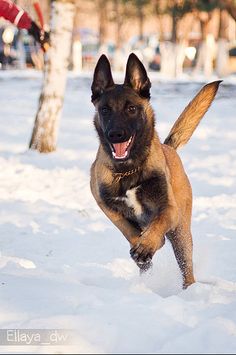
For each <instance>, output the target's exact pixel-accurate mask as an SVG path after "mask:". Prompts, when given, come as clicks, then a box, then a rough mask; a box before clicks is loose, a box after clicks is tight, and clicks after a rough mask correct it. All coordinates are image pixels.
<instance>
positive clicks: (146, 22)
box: [0, 0, 236, 78]
mask: <svg viewBox="0 0 236 355" xmlns="http://www.w3.org/2000/svg"><path fill="white" fill-rule="evenodd" d="M15 3H17V4H18V5H20V6H22V7H23V8H24V9H25V10H26V11H27V12H28V13H29V14H30V15H31V17H32V18H34V19H35V21H37V17H36V14H35V12H34V9H33V6H32V1H31V0H19V1H15ZM40 5H41V8H42V12H43V15H44V22H45V28H46V29H50V11H51V10H50V9H51V3H50V1H49V0H41V1H40ZM75 6H76V7H75V9H76V10H75V16H74V29H73V41H72V45H71V55H70V64H69V69H70V70H73V71H74V72H75V73H81V72H83V71H84V72H86V71H91V70H93V68H94V65H95V63H96V60H97V59H98V56H99V55H100V54H101V53H105V54H106V55H107V56H108V57H109V59H110V61H111V63H112V66H113V69H114V70H116V71H123V70H124V66H125V64H126V60H127V57H128V55H129V53H130V52H131V51H132V52H135V53H136V54H137V55H138V56H139V58H140V59H141V60H142V61H143V63H144V65H145V66H146V67H147V68H149V70H150V71H153V72H158V73H160V75H161V76H164V77H173V78H175V77H181V76H183V75H191V76H196V75H201V74H202V75H204V76H205V77H210V76H212V75H213V74H216V75H217V76H219V77H224V76H228V75H232V74H234V73H236V22H235V19H236V1H234V0H221V1H219V0H176V1H173V0H76V1H75ZM61 45H62V46H63V44H61ZM43 65H44V59H43V53H42V51H41V50H40V46H39V45H38V44H37V43H36V42H35V41H34V39H33V37H32V36H30V35H29V34H28V33H27V31H26V30H18V29H17V28H16V27H15V26H13V25H11V24H10V23H9V22H8V21H6V20H4V19H2V18H1V19H0V67H1V69H4V70H10V69H26V68H36V69H39V70H41V69H42V68H43Z"/></svg>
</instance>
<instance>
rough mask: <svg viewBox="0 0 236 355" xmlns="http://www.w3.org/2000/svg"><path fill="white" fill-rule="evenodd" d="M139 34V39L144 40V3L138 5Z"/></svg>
mask: <svg viewBox="0 0 236 355" xmlns="http://www.w3.org/2000/svg"><path fill="white" fill-rule="evenodd" d="M137 6H138V34H139V39H140V40H143V24H144V13H143V6H142V3H141V2H139V3H138V5H137Z"/></svg>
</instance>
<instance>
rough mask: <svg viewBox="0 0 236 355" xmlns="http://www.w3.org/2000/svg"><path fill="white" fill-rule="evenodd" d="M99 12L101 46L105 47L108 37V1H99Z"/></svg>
mask: <svg viewBox="0 0 236 355" xmlns="http://www.w3.org/2000/svg"><path fill="white" fill-rule="evenodd" d="M97 11H98V17H99V46H100V47H102V46H104V44H105V42H106V36H107V22H108V19H107V0H98V1H97Z"/></svg>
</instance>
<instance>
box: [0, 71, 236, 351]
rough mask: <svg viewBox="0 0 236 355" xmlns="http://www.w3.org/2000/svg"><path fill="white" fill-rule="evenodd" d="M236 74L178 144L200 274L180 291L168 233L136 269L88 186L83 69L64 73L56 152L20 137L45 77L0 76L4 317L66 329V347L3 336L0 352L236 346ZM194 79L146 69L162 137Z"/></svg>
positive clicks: (92, 145) (88, 123)
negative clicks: (151, 74) (6, 342)
mask: <svg viewBox="0 0 236 355" xmlns="http://www.w3.org/2000/svg"><path fill="white" fill-rule="evenodd" d="M234 83H235V81H234V79H233V78H232V79H230V80H228V81H226V83H223V84H222V85H221V87H220V90H219V94H218V95H217V98H216V100H215V102H214V104H213V105H212V107H211V108H210V110H209V112H208V113H207V114H206V116H205V118H204V120H203V122H202V123H201V125H200V126H199V127H198V129H197V131H196V132H195V133H194V137H193V138H192V139H191V141H190V142H189V143H188V145H187V146H186V147H184V148H183V149H182V150H181V151H180V155H181V158H182V160H183V163H184V166H185V169H186V171H187V173H188V175H189V178H190V180H191V183H192V187H193V194H194V206H193V223H192V231H193V241H194V270H195V275H196V279H197V283H196V284H194V285H192V286H191V287H189V288H188V289H187V290H184V291H183V290H182V289H181V276H180V273H179V269H178V267H177V263H176V261H175V258H174V255H173V252H172V250H171V246H170V245H169V243H168V242H167V243H166V244H165V246H164V247H163V248H162V249H161V250H160V251H159V252H157V254H156V255H155V257H154V266H153V270H152V271H151V272H148V273H147V274H145V275H142V276H140V275H139V272H138V269H137V267H136V265H135V264H134V263H133V261H132V260H131V259H130V258H129V245H128V243H127V241H126V240H125V238H124V237H122V236H121V233H120V232H119V231H118V230H117V229H116V228H115V227H114V226H113V225H112V224H111V223H110V222H109V221H108V220H107V218H106V217H105V216H104V215H103V213H102V212H101V211H100V210H99V208H98V207H97V206H96V204H95V202H94V200H93V198H92V196H91V193H90V189H89V169H90V165H91V163H92V161H93V159H94V158H95V154H96V149H97V145H98V142H97V138H96V134H95V132H94V128H93V123H92V117H93V112H94V109H93V107H92V105H91V103H90V89H89V88H90V85H91V76H81V77H73V76H71V77H70V79H69V81H68V85H67V91H66V98H65V105H64V112H63V117H62V120H61V127H60V133H59V142H58V150H57V152H56V153H53V154H50V155H40V154H38V153H36V152H32V151H28V150H27V144H28V141H29V138H30V134H31V130H32V128H33V121H34V115H35V112H36V109H37V100H38V96H39V92H40V88H41V76H40V75H38V74H37V73H35V72H20V73H19V72H18V73H17V72H11V73H1V74H0V85H1V92H2V95H1V97H0V112H1V115H0V121H1V132H0V137H1V140H0V165H1V169H0V250H1V254H0V269H1V274H0V314H1V316H0V327H1V328H4V329H15V328H17V329H26V328H27V329H73V330H74V337H72V340H71V343H70V344H68V345H66V346H62V345H57V346H33V347H32V346H0V352H1V353H6V352H7V353H235V351H236V276H235V275H236V273H235V269H236V258H235V253H236V238H235V230H236V223H235V216H236V182H235V181H236V179H235V177H236V163H235V162H236V148H235V137H236V125H235V94H236V86H235V84H234ZM202 84H203V83H202V82H201V81H199V82H197V81H196V82H193V81H190V80H189V81H183V82H181V81H178V82H174V81H169V82H168V81H165V82H163V81H160V80H158V78H154V82H153V85H152V103H153V106H154V108H155V111H156V116H157V129H158V132H159V134H160V137H161V139H162V140H163V139H164V138H165V136H166V135H167V133H168V131H169V129H170V127H171V125H172V124H173V122H174V121H175V119H176V118H177V116H178V114H179V113H180V112H181V111H182V110H183V108H184V107H185V105H186V104H187V103H188V102H189V100H190V99H191V98H192V97H193V96H194V95H195V93H196V92H197V91H198V89H199V88H200V87H201V85H202Z"/></svg>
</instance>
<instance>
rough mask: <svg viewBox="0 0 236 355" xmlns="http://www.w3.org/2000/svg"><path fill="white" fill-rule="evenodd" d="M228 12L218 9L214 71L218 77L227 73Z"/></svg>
mask: <svg viewBox="0 0 236 355" xmlns="http://www.w3.org/2000/svg"><path fill="white" fill-rule="evenodd" d="M228 16H229V15H228V13H227V12H226V11H224V10H222V9H220V10H219V31H218V42H217V56H216V72H217V75H218V76H219V77H224V76H226V75H228V74H229V41H228V26H229V18H228Z"/></svg>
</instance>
